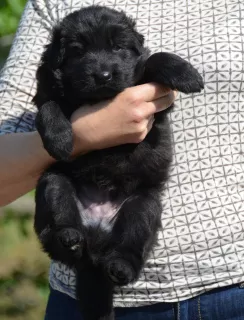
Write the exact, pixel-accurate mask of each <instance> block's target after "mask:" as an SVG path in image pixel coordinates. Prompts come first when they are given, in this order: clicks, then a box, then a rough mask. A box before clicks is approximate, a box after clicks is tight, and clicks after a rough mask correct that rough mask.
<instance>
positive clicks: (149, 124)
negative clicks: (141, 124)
mask: <svg viewBox="0 0 244 320" xmlns="http://www.w3.org/2000/svg"><path fill="white" fill-rule="evenodd" d="M154 121H155V118H154V116H151V117H150V119H149V121H148V124H147V133H148V132H149V131H150V130H151V129H152V126H153V123H154Z"/></svg>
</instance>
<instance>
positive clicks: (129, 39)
mask: <svg viewBox="0 0 244 320" xmlns="http://www.w3.org/2000/svg"><path fill="white" fill-rule="evenodd" d="M143 42H144V39H143V36H142V35H141V34H139V33H138V32H137V31H136V30H135V23H134V22H133V21H132V20H131V19H130V18H128V17H126V15H125V14H124V13H121V12H117V11H115V10H111V9H108V8H104V7H94V6H92V7H88V8H85V9H82V10H79V11H77V12H74V13H72V14H70V15H68V16H67V17H66V18H65V19H64V20H63V21H62V22H61V23H60V24H59V25H58V26H57V27H56V28H55V29H54V32H53V37H52V41H51V43H50V44H49V45H48V46H47V48H46V50H45V52H44V54H43V56H42V61H41V65H40V67H39V69H38V72H37V80H38V87H37V93H36V96H35V97H34V102H35V104H36V106H37V107H38V114H37V117H36V127H37V130H38V131H39V133H40V135H41V137H42V141H43V144H44V147H45V148H46V150H47V151H48V152H49V154H50V155H52V156H53V157H54V158H56V159H57V160H61V161H59V162H57V163H56V164H54V165H52V166H51V167H50V168H49V169H48V170H47V171H46V172H45V173H44V174H43V175H42V177H41V178H40V179H39V182H38V185H37V189H36V215H35V231H36V233H37V235H38V237H39V239H40V241H41V243H42V245H43V248H44V250H45V251H46V252H47V253H48V254H49V255H50V257H51V258H52V259H55V260H59V261H62V262H63V263H65V264H67V265H69V266H71V267H74V268H75V270H76V271H77V297H78V298H79V299H80V305H81V309H82V312H83V315H84V319H85V320H102V319H103V320H112V319H113V318H114V317H113V305H112V295H113V288H114V285H126V284H128V283H130V282H132V281H134V280H136V279H137V278H138V276H139V273H140V271H141V269H142V267H143V264H144V262H145V260H146V259H147V255H148V252H149V251H150V250H151V249H152V246H153V244H154V242H155V238H156V234H157V230H158V229H159V227H160V221H161V210H162V208H161V204H160V193H161V191H162V187H163V184H164V183H165V181H166V179H167V174H168V168H169V165H170V162H171V141H170V130H169V124H168V120H167V115H166V112H165V111H164V112H161V113H158V114H156V115H155V122H154V125H153V128H152V129H151V131H150V133H149V134H148V135H147V137H146V138H145V140H144V141H142V142H141V143H138V144H127V145H122V146H118V147H113V148H108V149H104V150H98V151H94V152H91V153H88V154H86V155H83V156H80V157H78V158H77V159H75V160H73V161H71V160H70V159H69V157H70V154H71V151H72V147H73V140H72V129H71V124H70V121H69V119H70V116H71V114H72V113H73V112H74V111H75V110H76V109H77V108H78V107H80V106H82V105H84V104H87V103H89V104H91V108H92V104H93V103H95V102H98V101H101V100H103V99H108V98H112V97H114V96H115V95H117V94H118V93H119V92H121V91H123V90H124V89H125V88H127V87H130V86H134V85H136V84H140V83H145V82H158V83H162V84H165V85H167V86H169V87H170V88H172V89H177V90H179V91H182V92H185V93H190V92H199V91H201V89H202V88H203V82H202V78H201V76H200V75H199V74H198V72H197V71H196V70H195V69H194V68H193V67H192V66H191V65H190V64H189V63H188V62H186V61H184V60H182V59H181V58H179V57H177V56H176V55H173V54H169V53H157V54H154V55H152V56H151V57H149V51H148V49H147V48H145V47H144V46H143Z"/></svg>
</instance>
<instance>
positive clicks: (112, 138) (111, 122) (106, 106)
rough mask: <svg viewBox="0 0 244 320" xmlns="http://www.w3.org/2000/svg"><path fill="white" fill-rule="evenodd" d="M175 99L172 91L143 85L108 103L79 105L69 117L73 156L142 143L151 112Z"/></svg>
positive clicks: (152, 113)
mask: <svg viewBox="0 0 244 320" xmlns="http://www.w3.org/2000/svg"><path fill="white" fill-rule="evenodd" d="M175 97H176V91H172V90H171V89H169V88H165V87H163V86H162V85H157V84H154V83H147V84H143V85H139V86H135V87H131V88H128V89H126V90H124V91H123V92H122V93H120V94H118V95H117V96H116V97H115V98H114V99H112V100H107V101H103V102H101V103H98V104H96V105H93V106H89V105H88V106H82V107H81V108H79V109H78V110H76V111H75V112H74V113H73V115H72V117H71V123H72V128H73V134H74V149H73V155H77V154H80V153H86V152H89V151H92V150H97V149H105V148H109V147H113V146H116V145H121V144H126V143H139V142H141V141H143V140H144V139H145V137H146V135H147V134H148V132H149V131H150V130H151V128H152V125H153V121H154V113H157V112H160V111H162V110H165V109H167V108H168V107H169V106H171V105H172V103H173V102H174V100H175Z"/></svg>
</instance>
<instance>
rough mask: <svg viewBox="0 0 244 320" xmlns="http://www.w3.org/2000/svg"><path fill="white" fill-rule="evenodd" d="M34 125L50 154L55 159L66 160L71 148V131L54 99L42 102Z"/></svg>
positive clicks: (67, 121)
mask: <svg viewBox="0 0 244 320" xmlns="http://www.w3.org/2000/svg"><path fill="white" fill-rule="evenodd" d="M35 125H36V128H37V130H38V132H39V134H40V136H41V138H42V142H43V146H44V148H45V149H46V150H47V152H48V153H49V154H50V156H52V157H53V158H55V159H56V160H68V159H69V157H70V155H71V152H72V149H73V132H72V127H71V123H70V121H69V120H68V119H67V118H66V117H65V116H64V114H63V113H62V111H61V109H60V107H59V105H58V104H57V103H55V102H54V101H49V102H47V103H45V104H43V105H42V106H41V108H40V110H39V111H38V113H37V116H36V120H35Z"/></svg>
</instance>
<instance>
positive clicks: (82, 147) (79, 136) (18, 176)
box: [0, 84, 175, 206]
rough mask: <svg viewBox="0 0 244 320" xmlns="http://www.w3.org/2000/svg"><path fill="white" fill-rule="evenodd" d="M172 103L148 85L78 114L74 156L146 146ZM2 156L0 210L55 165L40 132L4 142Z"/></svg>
mask: <svg viewBox="0 0 244 320" xmlns="http://www.w3.org/2000/svg"><path fill="white" fill-rule="evenodd" d="M174 98H175V93H174V92H172V91H169V90H165V89H164V88H162V87H160V86H158V85H153V84H145V85H141V86H137V87H134V88H130V89H127V90H125V91H124V92H123V93H121V94H120V95H118V96H117V97H116V98H115V99H114V100H111V101H107V102H103V103H100V104H97V105H96V106H93V107H92V109H91V107H82V108H80V109H79V110H77V111H76V112H75V113H74V114H73V116H72V119H71V121H72V126H73V132H74V150H73V156H76V155H78V154H84V153H87V152H89V151H92V150H94V149H100V148H107V147H110V146H114V145H118V144H123V143H137V142H140V141H142V140H143V139H144V138H145V136H146V135H147V133H148V131H149V130H150V129H151V126H152V123H153V121H152V119H153V114H154V113H155V112H159V111H161V110H163V109H166V108H167V107H168V106H170V105H171V104H172V102H173V101H174ZM108 124H109V125H108ZM0 150H1V157H0V185H1V188H0V206H4V205H7V204H8V203H10V202H12V201H13V200H15V199H16V198H18V197H20V196H21V195H23V194H25V193H27V192H28V191H30V190H32V189H34V188H35V186H36V182H37V179H38V178H39V176H40V174H41V173H42V172H43V171H44V170H45V169H46V168H47V167H48V166H49V165H50V164H52V163H54V162H55V160H54V159H52V158H51V157H50V156H49V155H48V153H47V152H46V150H45V149H44V148H43V145H42V141H41V138H40V136H39V134H38V133H37V132H36V131H34V132H26V133H12V134H7V135H2V136H0Z"/></svg>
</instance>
